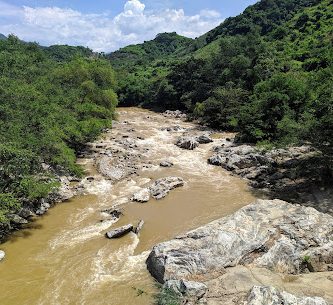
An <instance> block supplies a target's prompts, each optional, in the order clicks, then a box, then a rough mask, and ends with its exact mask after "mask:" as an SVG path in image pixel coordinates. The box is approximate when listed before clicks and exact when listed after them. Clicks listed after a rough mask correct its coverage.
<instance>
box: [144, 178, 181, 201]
mask: <svg viewBox="0 0 333 305" xmlns="http://www.w3.org/2000/svg"><path fill="white" fill-rule="evenodd" d="M184 183H185V182H184V180H183V179H182V178H179V177H167V178H161V179H158V180H156V181H155V182H154V183H153V185H152V186H150V188H149V189H150V193H151V195H152V196H153V197H154V198H155V199H157V200H159V199H162V198H164V197H165V196H167V195H168V194H169V192H170V191H171V190H173V189H175V188H177V187H181V186H183V185H184Z"/></svg>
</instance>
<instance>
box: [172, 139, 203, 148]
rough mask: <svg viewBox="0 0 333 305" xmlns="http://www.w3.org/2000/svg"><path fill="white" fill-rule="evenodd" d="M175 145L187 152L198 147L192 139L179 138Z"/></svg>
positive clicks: (196, 142) (197, 143)
mask: <svg viewBox="0 0 333 305" xmlns="http://www.w3.org/2000/svg"><path fill="white" fill-rule="evenodd" d="M176 145H177V146H178V147H180V148H183V149H187V150H194V149H195V148H197V147H198V146H199V142H198V141H197V140H196V139H195V138H193V137H181V138H179V139H178V140H177V142H176Z"/></svg>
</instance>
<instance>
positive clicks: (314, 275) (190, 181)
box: [0, 109, 333, 305]
mask: <svg viewBox="0 0 333 305" xmlns="http://www.w3.org/2000/svg"><path fill="white" fill-rule="evenodd" d="M118 113H119V120H118V121H115V122H114V126H113V129H112V130H105V131H104V133H103V135H102V136H101V137H100V138H99V139H98V140H97V141H96V142H94V143H88V144H87V146H86V147H85V149H84V150H83V151H82V152H81V153H80V155H79V159H78V162H79V164H81V165H82V166H83V167H84V169H85V170H86V175H85V177H84V178H83V179H81V180H79V179H76V178H73V177H58V178H57V179H58V180H59V182H61V188H60V190H58V191H57V192H54V194H52V196H50V198H48V199H45V200H42V201H41V202H40V203H39V204H38V205H36V206H33V207H32V208H31V206H29V205H28V204H27V206H26V207H25V209H23V210H22V211H20V213H18V214H15V215H13V220H12V222H11V224H10V225H11V226H12V229H17V228H20V227H22V228H24V230H22V231H18V232H16V233H15V234H14V235H13V238H12V239H10V240H9V241H8V242H7V243H5V244H3V245H1V250H0V260H1V263H0V271H1V274H3V275H4V276H3V277H2V278H1V279H0V294H1V295H2V296H3V297H4V298H5V299H6V302H7V303H6V305H14V304H15V305H16V304H27V305H28V304H29V305H34V304H36V305H37V304H38V305H40V304H45V302H44V301H45V299H47V300H48V301H49V304H62V305H63V304H75V303H78V302H79V303H82V304H83V303H84V304H88V305H90V304H94V305H96V304H97V305H104V304H105V305H106V304H107V305H108V304H109V303H106V302H107V301H106V300H110V299H112V300H113V303H114V305H123V304H137V305H147V304H152V303H153V301H152V295H153V294H154V293H156V288H155V283H154V281H153V278H152V277H151V276H150V275H149V272H148V271H147V268H146V264H145V262H146V260H147V266H148V269H149V271H150V272H151V274H152V275H153V276H154V278H155V279H156V280H158V281H159V282H161V283H164V287H165V288H166V289H171V290H174V291H175V292H176V293H177V294H178V295H179V297H181V298H182V299H183V301H184V302H187V304H192V303H193V304H195V303H199V304H209V305H215V304H251V305H256V304H269V302H270V300H275V301H276V302H278V303H277V304H283V303H286V304H328V303H330V302H331V301H332V299H333V297H332V294H331V292H330V291H331V287H332V283H333V282H332V245H331V242H332V217H331V216H329V214H324V213H321V212H319V211H322V212H327V213H330V212H331V210H330V209H331V205H330V202H329V200H326V198H327V197H325V200H326V201H325V200H320V198H321V197H320V196H319V197H317V198H316V200H317V201H316V200H313V197H311V198H310V199H309V201H308V205H312V206H315V207H316V209H317V210H318V211H317V210H314V209H312V208H306V207H304V206H298V205H292V204H290V203H286V202H283V201H279V200H277V201H276V200H262V201H257V202H256V201H255V199H256V198H258V197H261V198H266V199H267V198H269V197H271V196H272V197H275V196H274V194H278V192H277V191H276V190H280V189H281V186H283V187H284V186H289V185H292V187H290V188H289V189H288V188H286V189H284V190H285V192H282V194H283V193H285V195H286V196H287V195H288V194H289V195H291V194H294V192H292V191H293V190H295V184H296V185H300V184H302V183H300V182H301V181H302V179H301V178H300V176H299V174H298V172H297V171H296V170H295V169H298V168H299V167H300V165H302V164H303V163H302V162H303V161H302V160H308V159H311V158H316V156H317V152H316V151H314V150H313V149H311V148H309V147H299V148H291V149H290V150H288V151H286V150H277V151H271V152H268V151H263V150H258V149H257V148H255V147H253V146H249V145H238V144H237V143H234V141H233V138H234V134H226V133H217V132H216V131H214V130H211V129H209V128H206V127H202V126H199V125H196V124H195V123H191V122H186V116H185V115H184V114H182V113H181V112H179V111H176V112H172V111H168V112H166V113H164V114H156V113H152V112H149V111H145V110H141V109H120V110H119V111H118ZM45 166H46V165H45ZM320 171H321V167H320V166H318V173H320ZM302 173H303V171H302ZM318 176H319V174H318ZM304 177H305V176H304ZM304 177H303V178H304ZM247 184H248V185H249V186H250V187H251V188H250V187H249V186H247ZM302 185H305V184H302ZM258 189H259V190H261V192H260V193H258V192H257V191H256V190H258ZM287 190H290V192H287ZM298 190H299V189H298ZM303 190H304V188H303ZM305 191H306V190H305ZM326 191H327V190H326V189H325V190H324V191H323V192H322V193H325V192H326ZM298 193H300V192H298ZM305 193H306V192H305ZM305 193H304V194H305ZM316 194H319V193H316ZM277 197H278V198H281V196H277ZM299 198H300V197H299ZM283 199H286V198H283ZM296 199H297V198H296ZM59 201H66V203H64V204H60V205H57V206H56V207H54V208H53V209H50V210H49V208H50V207H51V206H53V205H54V203H55V202H59ZM295 201H296V202H297V200H295ZM251 202H254V203H253V204H250V203H251ZM316 202H320V203H321V204H320V205H316V204H315V203H316ZM322 203H323V204H322ZM248 204H250V205H248ZM38 215H44V216H43V217H35V216H38ZM228 215H229V216H228ZM216 219H218V220H216ZM30 220H34V221H33V222H30ZM212 221H213V222H212ZM14 223H16V225H14ZM207 223H209V224H208V225H207ZM198 227H199V229H196V228H198ZM193 229H194V230H193ZM187 231H189V232H190V233H187V234H184V232H187ZM175 236H178V237H177V238H175V239H173V238H174V237H175ZM22 237H24V238H22ZM105 237H107V238H105ZM166 240H170V241H169V242H165V241H166ZM154 245H155V246H154ZM151 249H153V250H151ZM3 250H4V251H3ZM5 252H6V253H5ZM18 253H24V254H25V255H24V257H23V256H21V255H19V254H18ZM13 268H15V270H16V274H15V275H14V274H13V273H12V272H11V270H12V269H13ZM68 270H70V272H68ZM18 279H20V285H17V281H18ZM32 282H33V283H34V285H33V286H32V285H31V284H30V283H32ZM54 287H57V288H56V289H54ZM14 292H15V293H14ZM288 302H289V303H288Z"/></svg>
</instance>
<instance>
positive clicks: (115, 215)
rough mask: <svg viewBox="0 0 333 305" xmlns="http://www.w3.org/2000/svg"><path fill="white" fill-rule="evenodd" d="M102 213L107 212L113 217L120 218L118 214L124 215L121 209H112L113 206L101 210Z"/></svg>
mask: <svg viewBox="0 0 333 305" xmlns="http://www.w3.org/2000/svg"><path fill="white" fill-rule="evenodd" d="M102 213H106V214H109V215H111V216H112V217H114V218H120V216H122V215H124V214H123V212H122V211H121V210H118V209H114V208H111V209H105V210H102Z"/></svg>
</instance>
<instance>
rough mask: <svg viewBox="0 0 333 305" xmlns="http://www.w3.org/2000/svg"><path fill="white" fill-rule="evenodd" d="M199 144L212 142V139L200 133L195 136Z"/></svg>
mask: <svg viewBox="0 0 333 305" xmlns="http://www.w3.org/2000/svg"><path fill="white" fill-rule="evenodd" d="M196 140H197V141H198V143H199V144H208V143H212V142H214V141H213V139H212V138H211V137H209V136H207V135H201V136H198V137H197V138H196Z"/></svg>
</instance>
